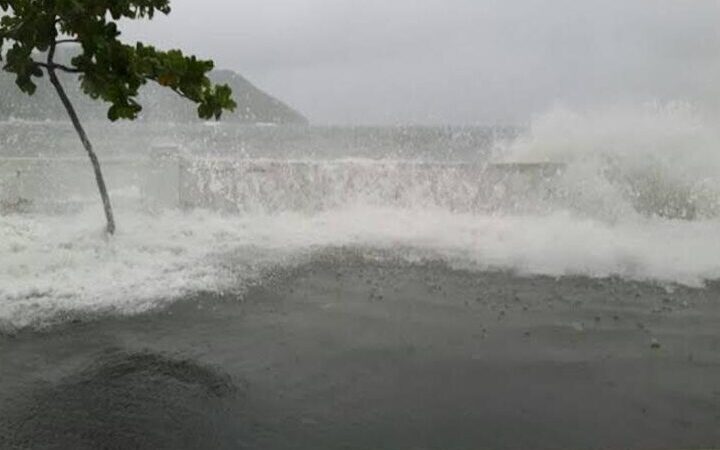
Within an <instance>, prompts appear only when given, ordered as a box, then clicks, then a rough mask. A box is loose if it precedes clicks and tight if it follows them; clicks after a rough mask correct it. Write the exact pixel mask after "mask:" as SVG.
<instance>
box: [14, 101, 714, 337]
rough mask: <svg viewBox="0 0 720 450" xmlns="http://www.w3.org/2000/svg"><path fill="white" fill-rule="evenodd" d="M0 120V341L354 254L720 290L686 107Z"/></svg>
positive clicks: (707, 174) (708, 163)
mask: <svg viewBox="0 0 720 450" xmlns="http://www.w3.org/2000/svg"><path fill="white" fill-rule="evenodd" d="M88 128H89V129H90V130H91V134H92V136H91V137H92V138H93V139H94V140H95V142H96V147H97V149H98V152H99V154H100V157H101V161H103V162H104V167H105V170H106V173H107V178H108V182H109V185H110V189H111V196H112V199H113V202H114V205H115V208H116V216H117V219H118V226H119V231H118V234H117V236H115V237H113V238H111V239H108V238H107V237H106V236H104V234H103V226H104V223H103V216H102V211H101V209H100V204H99V199H98V198H97V194H96V192H95V189H94V186H93V179H92V173H91V171H90V169H89V166H88V164H87V162H85V160H84V155H83V154H82V151H81V148H80V146H79V144H78V143H77V142H76V138H75V136H74V134H73V132H72V129H71V128H70V127H69V126H68V125H67V124H63V123H26V122H18V121H11V122H6V123H2V124H0V155H2V158H0V205H2V206H1V207H0V208H1V209H0V211H2V213H1V214H0V329H2V330H5V331H7V330H15V329H19V328H24V327H38V326H44V325H47V324H50V323H54V322H57V321H64V320H72V319H73V318H75V317H77V316H78V315H80V316H82V315H87V314H106V313H109V314H136V313H140V312H143V311H147V310H150V309H153V308H157V307H160V306H163V305H166V304H168V302H172V301H174V300H176V299H179V298H182V297H184V296H187V295H190V294H193V293H197V292H207V291H211V292H234V293H237V294H238V295H242V293H243V292H244V290H245V289H247V287H249V286H251V285H252V284H253V283H255V282H256V281H257V280H259V279H260V277H261V276H262V275H263V274H265V273H267V272H268V271H273V270H275V269H278V268H288V267H291V266H293V265H297V264H302V263H303V262H304V261H307V260H308V258H311V257H313V255H316V254H318V253H322V252H325V251H328V250H332V249H336V248H347V249H352V250H353V251H356V252H358V253H359V254H360V255H362V256H363V257H366V258H372V259H377V258H389V259H393V258H395V259H401V260H405V261H411V262H412V261H425V260H440V261H443V262H445V263H447V264H449V265H450V266H451V267H457V268H462V269H465V270H476V271H487V270H507V271H513V272H515V273H518V274H520V275H527V276H531V275H551V276H558V277H562V276H566V275H583V276H588V277H597V278H604V277H620V278H624V279H631V280H641V281H647V282H650V283H660V284H663V285H664V286H666V287H667V288H668V289H672V286H673V285H675V284H683V285H689V286H702V285H703V284H704V283H706V282H707V281H709V280H715V279H718V278H720V239H718V236H720V218H719V214H720V152H718V151H717V150H718V149H717V147H718V143H720V138H719V136H718V134H717V129H716V128H715V126H714V124H713V123H712V122H711V121H709V120H706V119H705V118H703V117H702V116H701V115H699V114H697V113H696V112H695V111H693V109H692V107H691V106H689V105H687V104H682V103H671V104H664V105H657V104H653V105H642V106H634V107H622V108H620V107H618V108H614V109H604V110H593V111H572V110H569V109H565V108H560V107H558V108H555V109H553V110H551V111H549V112H547V113H545V114H542V115H539V116H538V117H536V118H535V119H534V120H533V122H532V123H531V124H529V125H527V126H524V127H424V128H423V127H382V128H373V127H360V128H341V127H308V128H282V127H239V126H232V125H226V124H198V125H197V126H185V125H182V126H181V125H168V126H167V127H166V128H163V129H158V127H157V126H150V125H144V124H135V125H128V124H121V125H117V126H116V125H108V124H103V123H95V124H89V126H88Z"/></svg>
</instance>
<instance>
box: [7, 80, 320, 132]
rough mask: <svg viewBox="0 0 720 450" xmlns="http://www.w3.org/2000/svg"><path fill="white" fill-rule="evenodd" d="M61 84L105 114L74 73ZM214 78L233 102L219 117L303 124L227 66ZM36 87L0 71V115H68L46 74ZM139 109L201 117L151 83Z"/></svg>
mask: <svg viewBox="0 0 720 450" xmlns="http://www.w3.org/2000/svg"><path fill="white" fill-rule="evenodd" d="M60 76H61V79H62V81H63V85H64V86H65V89H66V90H67V92H68V95H69V97H70V99H71V100H72V101H73V103H74V105H75V107H76V108H77V110H78V114H79V115H80V117H81V118H82V119H86V120H87V119H97V118H104V117H106V113H107V109H108V106H109V105H108V104H107V103H104V102H102V101H93V100H91V99H90V98H89V97H87V96H86V95H84V94H83V93H82V92H81V91H80V88H79V83H78V81H77V76H75V75H68V74H61V75H60ZM210 78H211V79H212V80H213V81H214V82H217V83H225V84H228V85H230V87H231V88H232V90H233V96H234V98H235V101H236V102H237V109H236V110H235V112H233V113H225V114H223V119H222V120H223V121H228V122H235V123H243V124H256V123H272V124H295V125H306V124H307V123H308V120H307V119H306V118H305V117H304V116H303V115H302V114H300V113H299V112H297V111H296V110H294V109H293V108H291V107H289V106H288V105H286V104H285V103H283V102H281V101H280V100H278V99H276V98H274V97H272V96H271V95H269V94H267V93H265V92H263V91H262V90H260V89H258V88H257V87H255V86H254V85H253V84H252V83H250V82H249V81H248V80H246V79H245V78H244V77H243V76H241V75H240V74H238V73H235V72H233V71H230V70H217V71H213V72H212V73H211V74H210ZM37 84H38V90H37V92H36V93H35V95H33V96H27V95H25V94H24V93H22V92H20V90H19V89H18V88H17V87H16V86H15V82H14V76H13V75H12V74H9V73H7V72H4V71H2V70H0V120H7V119H9V118H11V117H13V118H16V119H27V120H66V119H67V114H66V112H65V110H64V109H63V107H62V104H61V103H60V100H59V99H58V97H57V95H56V93H55V91H54V90H53V88H52V86H50V83H49V82H48V81H47V78H43V79H40V80H37ZM139 101H140V104H141V105H143V112H142V113H141V116H140V117H139V120H142V121H151V122H190V121H193V120H199V119H198V117H197V113H196V110H195V105H194V104H192V103H191V102H189V101H187V100H185V99H182V98H180V97H179V96H178V95H177V94H175V93H173V92H171V91H170V90H168V89H164V88H162V87H160V86H158V85H156V84H155V83H152V82H149V83H148V84H147V85H145V86H144V87H143V88H142V89H141V91H140V96H139Z"/></svg>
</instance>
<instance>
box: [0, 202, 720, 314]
mask: <svg viewBox="0 0 720 450" xmlns="http://www.w3.org/2000/svg"><path fill="white" fill-rule="evenodd" d="M120 217H121V223H120V230H121V231H120V232H119V234H118V235H117V236H116V237H115V238H113V239H112V240H110V241H108V240H107V239H106V238H104V237H103V235H102V233H101V230H100V227H99V226H98V225H99V224H100V220H99V219H100V218H99V217H97V216H96V215H94V214H89V213H82V214H78V215H75V216H72V217H67V216H64V217H42V218H38V217H24V216H9V217H3V218H1V219H0V254H2V255H3V258H2V259H1V260H0V321H2V322H4V326H5V327H23V326H27V325H31V324H36V323H39V322H42V321H44V320H47V319H50V318H52V317H53V316H55V315H57V314H58V313H61V312H68V311H116V312H118V313H126V314H127V313H136V312H141V311H144V310H147V309H148V308H152V307H153V306H156V305H159V304H162V303H163V302H165V301H167V300H169V299H172V298H175V297H178V296H181V295H184V294H188V293H191V292H195V291H205V290H211V291H223V290H228V289H238V288H242V286H243V285H245V284H246V283H248V282H252V280H253V279H254V278H255V277H257V276H258V274H259V273H260V272H261V271H262V270H263V269H267V268H272V267H274V266H277V265H280V266H282V265H284V264H290V263H292V261H293V257H298V256H302V255H307V254H310V253H311V252H313V251H316V250H319V249H323V248H327V247H335V246H355V247H358V248H361V249H363V248H364V249H378V248H379V249H394V248H397V249H401V248H402V249H407V248H411V249H414V250H415V251H414V252H411V253H406V252H399V253H398V255H399V256H400V257H402V255H405V256H407V257H411V256H413V255H414V256H415V257H417V256H418V255H421V256H428V257H433V258H442V259H444V260H446V261H448V262H449V263H450V264H455V265H458V266H460V267H465V268H475V269H478V270H484V269H488V268H489V269H513V270H516V271H518V272H519V273H522V274H545V275H556V276H559V275H568V274H578V275H588V276H593V277H605V276H610V275H617V276H621V277H626V278H630V279H641V280H648V279H649V280H659V281H667V282H678V283H685V284H689V285H701V284H702V283H703V281H704V280H707V279H714V278H719V277H720V256H718V255H720V240H718V239H717V236H718V235H720V221H702V222H681V221H661V220H649V219H648V220H641V221H638V222H629V223H622V224H620V223H616V224H612V225H611V224H608V223H605V222H600V221H595V220H589V219H581V218H577V217H574V216H573V215H571V214H569V213H555V214H551V215H547V216H478V215H473V214H453V213H450V212H447V211H441V210H435V211H432V210H419V211H413V210H401V209H397V208H392V209H383V208H353V209H347V210H335V211H329V212H323V213H319V214H314V215H306V214H301V213H280V214H274V215H256V216H245V217H238V216H235V217H233V216H223V215H220V214H218V213H213V212H208V211H195V212H189V213H181V212H172V211H168V212H164V213H161V214H159V215H151V214H148V213H129V212H128V213H125V214H121V215H120ZM92 224H95V225H92Z"/></svg>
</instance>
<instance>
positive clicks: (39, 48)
mask: <svg viewBox="0 0 720 450" xmlns="http://www.w3.org/2000/svg"><path fill="white" fill-rule="evenodd" d="M0 9H2V10H3V11H4V12H5V15H3V17H2V18H0V60H1V58H2V57H3V55H2V49H3V46H4V45H5V44H6V43H12V47H11V48H10V49H9V50H8V51H7V54H6V55H5V64H4V66H2V69H3V70H5V71H8V72H10V73H14V74H15V75H16V84H17V85H18V87H19V88H20V89H21V90H22V91H23V92H26V93H28V94H32V93H34V92H35V89H36V84H35V82H34V80H33V78H37V77H40V76H42V74H43V72H42V70H41V67H40V66H39V65H38V61H39V58H41V57H42V55H41V53H42V52H46V51H48V50H49V49H50V48H52V47H53V45H55V44H54V43H55V41H56V40H58V39H64V38H68V37H71V38H73V39H75V40H77V42H79V44H80V53H79V54H78V55H77V56H75V57H74V58H73V59H72V60H71V61H70V68H71V69H73V70H74V71H77V72H79V73H80V74H81V76H80V86H81V88H82V90H83V92H84V93H85V94H87V95H88V96H89V97H90V98H92V99H94V100H103V101H105V102H108V103H109V104H110V107H109V109H108V114H107V115H108V118H109V119H110V120H113V121H114V120H119V119H135V118H136V117H137V115H138V114H139V113H140V111H141V110H142V107H141V106H140V105H139V104H138V103H137V100H136V99H137V96H138V93H139V89H140V88H141V87H142V86H143V85H145V84H146V83H147V82H148V81H153V82H156V83H158V84H160V85H161V86H164V87H167V88H168V89H171V90H172V91H174V92H176V93H177V94H178V95H180V96H182V97H184V98H186V99H187V100H189V101H191V102H193V103H196V104H197V105H198V116H199V117H201V118H204V119H209V118H220V116H221V115H222V113H223V111H226V110H233V109H234V108H235V102H234V101H233V100H232V92H231V90H230V88H229V87H228V86H214V85H213V84H212V83H211V82H210V80H209V78H208V76H207V75H208V73H209V72H210V71H211V70H212V69H213V67H214V64H213V62H212V61H205V60H199V59H197V58H196V57H195V56H186V55H184V54H183V52H182V51H180V50H169V51H161V50H157V49H155V48H154V47H152V46H149V45H146V44H143V43H137V44H135V45H127V44H125V43H123V42H121V41H120V39H119V38H120V35H121V34H120V29H119V26H118V23H119V21H120V20H123V19H131V20H132V19H142V18H149V19H152V18H153V17H154V15H155V14H156V13H161V14H169V13H170V3H169V0H0ZM51 63H52V62H51Z"/></svg>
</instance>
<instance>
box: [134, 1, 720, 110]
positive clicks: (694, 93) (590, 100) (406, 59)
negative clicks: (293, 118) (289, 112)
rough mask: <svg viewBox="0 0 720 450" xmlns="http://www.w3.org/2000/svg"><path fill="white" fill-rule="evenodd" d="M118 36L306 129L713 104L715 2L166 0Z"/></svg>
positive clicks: (719, 54) (719, 80) (718, 42)
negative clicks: (215, 76)
mask: <svg viewBox="0 0 720 450" xmlns="http://www.w3.org/2000/svg"><path fill="white" fill-rule="evenodd" d="M172 5H173V13H172V14H171V15H170V16H169V17H167V18H165V17H163V18H156V19H155V20H154V21H153V22H146V23H138V24H127V26H126V27H125V31H126V32H125V36H126V38H128V39H146V40H148V41H151V42H154V43H156V44H157V45H158V46H161V47H165V48H168V47H181V48H183V49H185V50H187V51H192V52H194V53H196V54H197V55H198V56H204V57H210V58H213V59H215V61H216V63H217V65H218V66H219V67H222V68H230V69H235V70H237V71H239V72H241V73H242V74H243V75H245V76H246V77H248V78H249V79H250V80H251V81H253V82H254V83H255V84H257V85H258V86H259V87H261V88H263V89H265V90H266V91H268V92H270V93H271V94H273V95H275V96H277V97H278V98H280V99H282V100H284V101H286V102H287V103H289V104H291V105H292V106H294V107H296V108H297V109H299V110H300V111H302V112H303V113H305V114H306V115H307V116H308V117H309V118H310V119H311V120H312V121H313V122H315V123H330V124H347V123H358V124H397V123H456V124H461V123H462V124H474V123H518V122H524V121H527V120H528V118H529V117H530V116H531V115H532V114H535V113H539V112H542V111H543V110H545V109H547V108H548V107H550V106H551V105H553V104H554V103H557V102H561V103H564V104H567V105H570V106H579V107H586V106H592V105H596V104H604V103H613V102H626V101H632V102H640V101H646V100H661V101H662V100H676V99H685V100H691V101H695V102H698V103H699V104H700V106H707V107H710V108H717V105H718V104H720V0H362V1H361V0H202V1H200V0H173V2H172Z"/></svg>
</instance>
